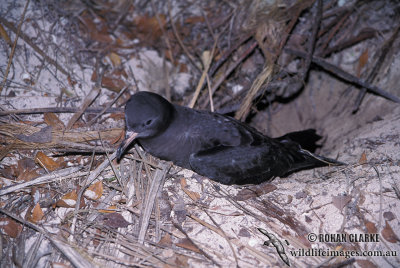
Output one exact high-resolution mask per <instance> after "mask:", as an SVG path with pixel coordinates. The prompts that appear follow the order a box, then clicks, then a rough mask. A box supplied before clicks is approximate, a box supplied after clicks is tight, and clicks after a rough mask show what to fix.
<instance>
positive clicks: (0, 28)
mask: <svg viewBox="0 0 400 268" xmlns="http://www.w3.org/2000/svg"><path fill="white" fill-rule="evenodd" d="M0 36H1V37H3V39H4V40H5V41H6V42H7V44H8V45H10V46H12V42H11V39H10V37H9V36H8V34H7V32H6V30H5V29H4V27H3V25H1V24H0Z"/></svg>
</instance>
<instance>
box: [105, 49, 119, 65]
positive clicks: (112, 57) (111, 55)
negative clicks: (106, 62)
mask: <svg viewBox="0 0 400 268" xmlns="http://www.w3.org/2000/svg"><path fill="white" fill-rule="evenodd" d="M107 57H108V58H109V59H110V61H111V63H112V65H113V66H114V67H118V66H120V65H121V58H120V56H119V55H118V54H117V53H115V52H110V53H109V54H108V55H107Z"/></svg>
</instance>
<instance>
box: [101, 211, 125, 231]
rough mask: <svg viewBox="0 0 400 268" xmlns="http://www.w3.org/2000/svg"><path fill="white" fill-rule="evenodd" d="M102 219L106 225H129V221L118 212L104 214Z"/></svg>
mask: <svg viewBox="0 0 400 268" xmlns="http://www.w3.org/2000/svg"><path fill="white" fill-rule="evenodd" d="M102 220H103V223H104V225H106V226H108V227H110V228H126V227H128V225H129V222H127V221H126V220H125V219H124V217H122V215H121V214H119V213H117V212H113V213H109V214H103V217H102Z"/></svg>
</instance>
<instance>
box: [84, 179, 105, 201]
mask: <svg viewBox="0 0 400 268" xmlns="http://www.w3.org/2000/svg"><path fill="white" fill-rule="evenodd" d="M84 195H85V197H87V198H88V199H91V200H98V199H100V197H101V196H102V195H103V182H101V181H98V182H96V183H94V184H92V185H90V186H89V187H88V188H87V189H86V191H85V193H84Z"/></svg>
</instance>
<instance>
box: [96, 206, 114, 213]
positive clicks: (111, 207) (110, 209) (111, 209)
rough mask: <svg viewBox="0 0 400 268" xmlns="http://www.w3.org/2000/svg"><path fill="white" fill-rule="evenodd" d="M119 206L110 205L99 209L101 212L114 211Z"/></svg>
mask: <svg viewBox="0 0 400 268" xmlns="http://www.w3.org/2000/svg"><path fill="white" fill-rule="evenodd" d="M116 209H117V206H109V207H108V208H107V209H99V212H100V213H114V212H115V210H116Z"/></svg>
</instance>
